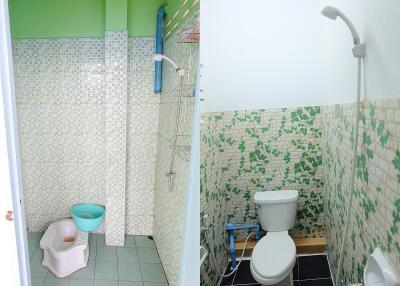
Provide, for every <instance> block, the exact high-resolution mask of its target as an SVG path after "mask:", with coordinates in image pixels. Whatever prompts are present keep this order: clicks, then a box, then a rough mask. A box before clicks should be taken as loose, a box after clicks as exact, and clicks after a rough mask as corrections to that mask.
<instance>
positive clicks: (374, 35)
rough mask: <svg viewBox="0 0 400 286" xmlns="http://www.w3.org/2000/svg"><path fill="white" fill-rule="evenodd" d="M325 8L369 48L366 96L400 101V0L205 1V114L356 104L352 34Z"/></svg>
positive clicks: (203, 74)
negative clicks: (341, 15) (326, 13)
mask: <svg viewBox="0 0 400 286" xmlns="http://www.w3.org/2000/svg"><path fill="white" fill-rule="evenodd" d="M325 5H333V6H336V7H338V8H339V9H341V10H342V11H343V12H345V13H346V14H347V15H348V16H349V17H350V18H351V19H352V21H353V22H354V24H355V26H356V28H357V29H358V30H359V33H360V36H361V39H362V41H365V42H366V43H367V47H368V51H367V56H366V59H365V61H366V80H367V83H366V85H367V94H368V95H369V96H371V97H394V96H400V92H399V91H400V68H399V66H400V62H399V61H400V56H399V55H398V53H396V51H400V36H399V35H400V1H398V0H381V1H378V0H351V1H349V0H319V1H308V0H298V1H295V0H249V1H245V0H218V1H213V0H202V5H201V10H202V11H201V17H202V19H201V23H202V27H201V28H202V31H201V33H202V44H201V63H202V81H201V89H202V90H203V91H202V97H203V98H204V102H203V105H202V111H203V112H204V111H224V110H240V109H252V108H270V107H293V106H306V105H322V104H334V103H343V102H353V101H354V100H355V96H356V95H355V92H356V75H357V74H356V72H357V70H356V60H355V58H354V57H353V55H352V52H351V49H352V47H353V44H352V40H351V35H350V32H349V30H348V28H347V27H346V26H345V24H344V23H343V22H342V21H340V20H338V21H337V22H334V21H332V20H329V19H327V18H325V17H323V16H322V15H321V13H320V11H321V10H322V8H323V7H324V6H325Z"/></svg>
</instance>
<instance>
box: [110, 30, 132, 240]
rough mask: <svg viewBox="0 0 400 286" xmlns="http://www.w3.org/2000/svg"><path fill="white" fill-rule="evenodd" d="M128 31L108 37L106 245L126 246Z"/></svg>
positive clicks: (111, 34) (112, 32) (118, 32)
mask: <svg viewBox="0 0 400 286" xmlns="http://www.w3.org/2000/svg"><path fill="white" fill-rule="evenodd" d="M127 65H128V31H106V35H105V87H106V89H105V97H104V110H105V111H104V113H105V133H106V153H105V160H106V178H105V179H106V181H105V184H106V209H107V215H106V218H105V228H106V244H107V245H118V246H124V240H125V182H126V178H125V176H126V170H125V168H126V122H127V100H128V89H127V73H128V66H127Z"/></svg>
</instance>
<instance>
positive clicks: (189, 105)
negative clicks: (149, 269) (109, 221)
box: [154, 18, 199, 286]
mask: <svg viewBox="0 0 400 286" xmlns="http://www.w3.org/2000/svg"><path fill="white" fill-rule="evenodd" d="M191 21H192V18H190V19H188V22H189V23H190V22H191ZM179 36H180V35H179V33H178V32H176V33H174V34H172V35H171V36H170V37H169V38H168V39H167V40H166V42H165V45H164V49H165V50H164V52H165V55H167V56H168V57H170V58H171V59H172V60H174V61H175V62H176V63H177V64H178V65H179V66H181V67H183V68H185V69H186V70H187V71H188V75H187V76H185V77H184V79H183V89H182V95H183V96H184V98H183V101H182V110H181V116H180V119H179V120H180V124H179V131H178V135H179V137H178V138H177V145H178V146H179V147H178V148H177V154H176V155H175V164H174V171H175V173H176V175H175V177H174V188H173V189H170V188H169V185H168V178H167V176H166V175H165V174H166V173H168V172H169V171H170V170H169V168H170V162H171V157H172V144H173V136H174V133H175V122H176V118H177V106H178V100H179V94H180V80H179V76H178V74H177V73H176V71H175V70H174V69H173V67H172V66H171V65H169V64H168V63H165V62H164V65H163V83H162V92H161V96H160V101H161V103H160V111H159V112H160V114H159V125H158V147H157V163H156V181H155V193H154V239H155V243H156V245H157V249H158V250H159V254H160V258H161V261H162V264H163V266H164V270H165V273H166V275H167V279H168V282H169V285H173V286H176V285H178V281H179V275H180V273H179V272H180V266H181V265H180V258H181V252H182V251H181V249H182V244H183V236H182V235H183V234H182V233H183V226H184V212H185V206H186V193H187V178H188V174H189V156H190V154H189V153H190V152H189V151H190V142H191V129H192V117H193V106H194V99H193V97H192V94H193V90H194V84H195V79H196V76H195V75H196V72H197V66H198V56H199V54H198V53H199V45H198V44H193V43H192V44H189V43H182V42H180V41H179Z"/></svg>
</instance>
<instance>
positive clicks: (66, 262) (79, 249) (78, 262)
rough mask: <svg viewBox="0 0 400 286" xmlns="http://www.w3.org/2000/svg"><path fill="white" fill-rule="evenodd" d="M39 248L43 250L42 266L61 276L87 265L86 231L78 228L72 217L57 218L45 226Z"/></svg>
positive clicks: (87, 245) (87, 246)
mask: <svg viewBox="0 0 400 286" xmlns="http://www.w3.org/2000/svg"><path fill="white" fill-rule="evenodd" d="M40 248H42V249H43V250H44V256H43V261H42V264H43V266H45V267H47V268H48V269H49V270H50V271H51V272H53V274H54V275H55V276H57V277H60V278H63V277H66V276H68V275H70V274H72V273H73V272H75V271H77V270H78V269H80V268H83V267H85V266H87V262H88V258H89V243H88V232H86V231H80V230H78V229H77V228H76V226H75V224H74V222H73V221H72V219H64V220H59V221H56V222H54V223H52V224H51V225H50V226H49V227H48V228H47V230H46V232H45V233H44V235H43V237H42V239H41V240H40Z"/></svg>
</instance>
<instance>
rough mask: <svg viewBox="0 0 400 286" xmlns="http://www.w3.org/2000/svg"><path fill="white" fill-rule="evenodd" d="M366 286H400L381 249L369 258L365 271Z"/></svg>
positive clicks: (376, 250) (377, 249)
mask: <svg viewBox="0 0 400 286" xmlns="http://www.w3.org/2000/svg"><path fill="white" fill-rule="evenodd" d="M364 285H365V286H399V285H400V284H399V280H398V277H396V273H395V272H394V271H393V269H392V267H391V266H390V265H389V263H388V262H387V261H386V257H385V256H384V255H383V253H382V251H381V250H380V249H379V248H376V249H375V250H374V252H373V253H372V254H371V255H370V256H369V257H368V261H367V265H366V266H365V269H364Z"/></svg>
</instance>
